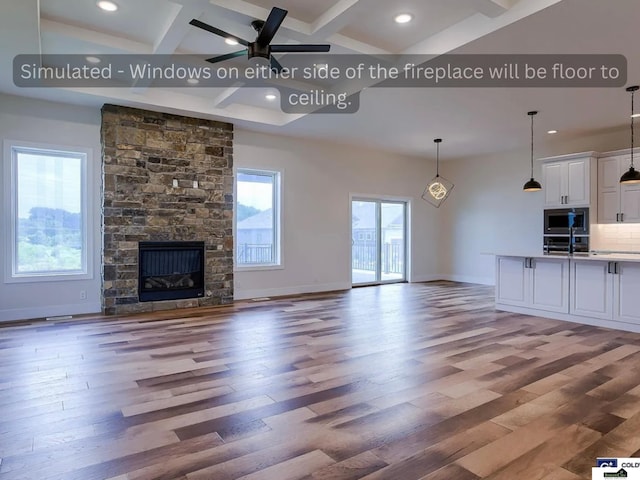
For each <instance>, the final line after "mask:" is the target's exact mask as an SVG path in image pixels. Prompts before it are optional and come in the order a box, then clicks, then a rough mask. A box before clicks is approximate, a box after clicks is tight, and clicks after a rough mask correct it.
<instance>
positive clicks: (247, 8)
mask: <svg viewBox="0 0 640 480" xmlns="http://www.w3.org/2000/svg"><path fill="white" fill-rule="evenodd" d="M209 3H210V4H211V5H213V6H215V7H220V8H224V9H225V10H229V11H231V12H234V13H240V14H242V15H244V16H246V17H249V18H251V19H252V20H254V19H258V20H266V19H267V17H268V16H269V12H271V9H266V8H262V7H259V6H257V5H254V4H252V3H249V2H245V1H244V0H209ZM280 28H281V29H282V30H283V31H287V30H291V31H293V32H297V33H302V34H304V35H307V36H308V35H311V33H312V32H311V25H309V24H308V23H306V22H303V21H301V20H298V19H296V18H293V17H291V16H287V18H285V19H284V22H283V23H282V26H281V27H280ZM223 30H224V28H223ZM247 40H251V39H247Z"/></svg>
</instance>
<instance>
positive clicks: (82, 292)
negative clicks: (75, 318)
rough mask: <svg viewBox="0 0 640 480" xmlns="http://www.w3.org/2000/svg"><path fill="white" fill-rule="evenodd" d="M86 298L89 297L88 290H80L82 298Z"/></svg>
mask: <svg viewBox="0 0 640 480" xmlns="http://www.w3.org/2000/svg"><path fill="white" fill-rule="evenodd" d="M86 299H87V291H86V290H80V300H86Z"/></svg>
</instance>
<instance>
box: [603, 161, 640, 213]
mask: <svg viewBox="0 0 640 480" xmlns="http://www.w3.org/2000/svg"><path fill="white" fill-rule="evenodd" d="M639 153H640V152H639ZM634 156H635V154H634ZM630 162H631V157H630V155H629V154H628V153H622V154H621V153H620V152H617V154H616V153H614V154H605V155H604V156H602V157H600V158H599V159H598V223H640V185H633V184H632V185H621V184H620V177H621V176H622V174H623V173H624V172H626V171H627V170H628V169H629V164H630Z"/></svg>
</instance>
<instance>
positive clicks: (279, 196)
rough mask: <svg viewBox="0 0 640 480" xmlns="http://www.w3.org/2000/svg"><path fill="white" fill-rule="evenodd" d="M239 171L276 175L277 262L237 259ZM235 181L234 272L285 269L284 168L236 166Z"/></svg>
mask: <svg viewBox="0 0 640 480" xmlns="http://www.w3.org/2000/svg"><path fill="white" fill-rule="evenodd" d="M238 172H247V173H253V174H258V175H273V176H274V208H273V216H274V223H275V226H276V228H275V230H276V231H275V242H276V263H272V264H257V265H239V264H238V263H237V261H236V259H237V258H238V241H237V239H238V229H237V215H236V213H237V209H238V191H237V189H238V182H237V179H238ZM233 173H234V181H233V199H234V211H233V233H234V235H233V236H234V248H233V271H234V272H260V271H268V270H284V255H283V252H284V240H283V237H284V235H283V234H282V232H283V230H284V226H283V220H282V219H283V215H282V209H283V204H284V201H283V197H284V193H283V191H282V185H283V183H284V170H282V169H277V168H251V167H234V172H233Z"/></svg>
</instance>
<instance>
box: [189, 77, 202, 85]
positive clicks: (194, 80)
mask: <svg viewBox="0 0 640 480" xmlns="http://www.w3.org/2000/svg"><path fill="white" fill-rule="evenodd" d="M187 83H188V84H189V85H197V84H199V83H200V80H198V79H197V78H188V79H187Z"/></svg>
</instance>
